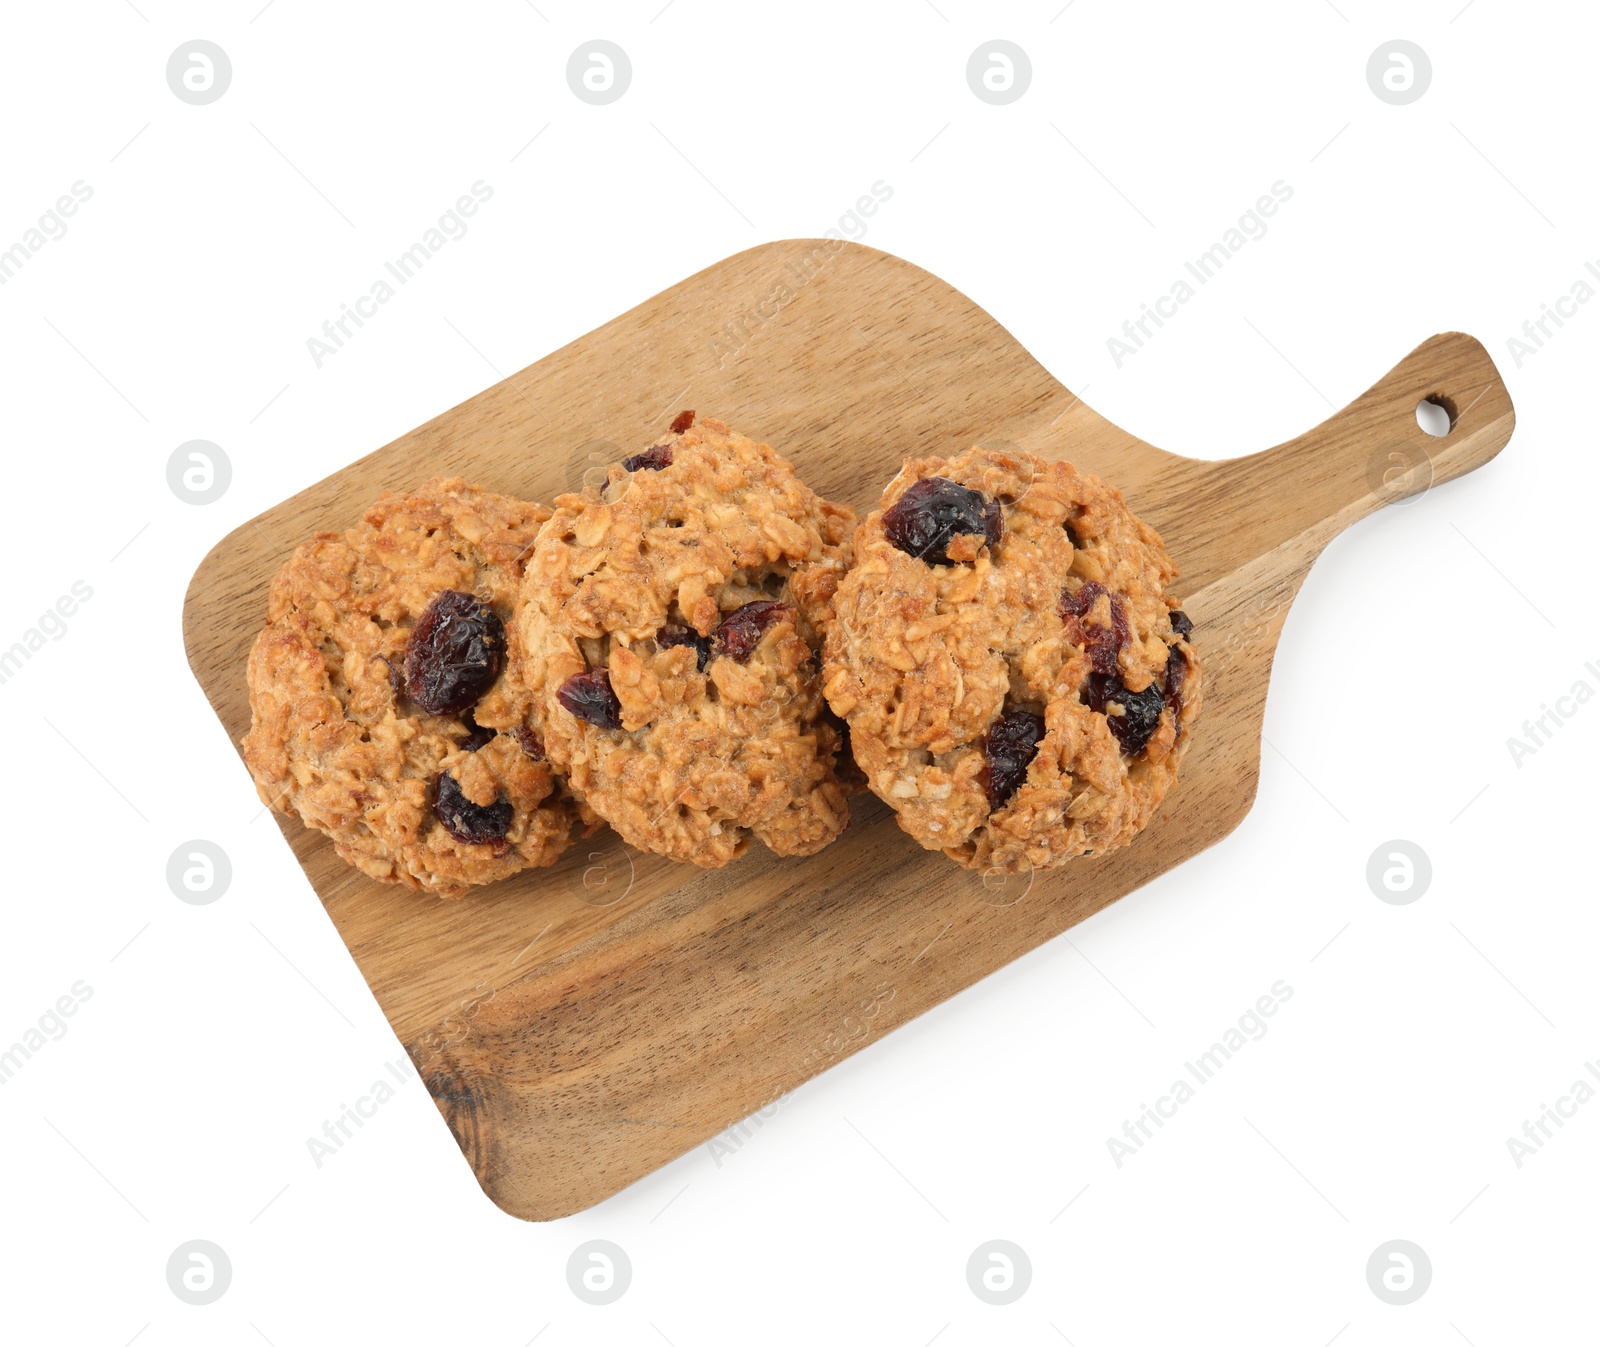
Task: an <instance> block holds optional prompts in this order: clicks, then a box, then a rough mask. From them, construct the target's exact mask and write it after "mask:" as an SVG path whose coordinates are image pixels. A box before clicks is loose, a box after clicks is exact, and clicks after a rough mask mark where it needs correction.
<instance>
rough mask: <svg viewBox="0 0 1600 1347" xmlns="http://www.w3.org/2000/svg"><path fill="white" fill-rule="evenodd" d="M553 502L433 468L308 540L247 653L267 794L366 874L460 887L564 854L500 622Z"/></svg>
mask: <svg viewBox="0 0 1600 1347" xmlns="http://www.w3.org/2000/svg"><path fill="white" fill-rule="evenodd" d="M549 515H550V512H549V511H548V510H546V509H544V508H543V507H542V506H539V505H534V504H531V503H528V502H525V501H518V500H511V499H509V498H508V497H505V496H496V495H492V494H490V493H489V492H487V491H480V490H478V489H477V488H476V487H471V486H468V485H467V484H466V483H465V482H463V481H462V480H461V479H460V478H457V477H440V478H435V479H434V480H433V481H430V482H428V483H427V484H426V485H424V486H422V487H421V488H420V489H418V490H417V491H415V492H413V493H411V494H409V495H400V494H391V495H386V496H384V497H383V498H382V499H381V500H379V501H378V503H377V504H376V505H374V506H373V507H372V508H371V509H370V510H368V511H367V512H366V514H365V516H364V517H363V518H362V520H361V522H360V523H359V524H357V525H356V526H355V527H354V528H352V529H350V530H348V531H347V532H345V533H342V534H340V533H319V534H317V535H316V536H315V537H313V538H311V539H310V540H309V541H307V542H305V543H302V544H301V546H300V547H299V548H298V549H297V550H296V551H295V553H294V555H293V556H292V557H291V558H290V559H289V561H288V563H287V564H286V565H285V566H284V568H283V569H282V570H281V571H279V572H278V575H277V577H276V578H275V579H274V580H273V582H272V588H271V591H270V594H269V597H268V603H267V626H266V629H265V630H264V631H262V633H261V634H260V635H259V636H258V637H257V638H256V642H255V645H254V647H253V648H252V649H251V652H250V663H249V669H248V674H247V677H248V681H249V686H250V713H251V715H250V721H251V723H250V732H249V733H248V734H247V735H246V736H245V737H244V740H243V744H244V757H245V762H246V764H248V766H249V768H250V772H251V774H252V775H253V776H254V777H255V780H256V790H257V793H258V794H259V795H260V796H261V799H262V800H263V801H264V802H265V803H267V804H269V805H271V806H272V807H273V808H274V809H277V810H280V811H281V812H283V813H286V814H298V815H299V816H300V818H301V819H302V820H303V821H304V822H305V823H306V824H307V825H309V826H310V827H313V828H316V829H318V830H320V831H321V832H324V833H326V834H327V835H328V836H329V837H330V838H332V839H333V844H334V849H335V850H336V851H337V852H338V853H339V855H341V856H343V857H344V859H345V860H347V861H349V862H350V863H351V864H352V865H354V866H356V867H357V868H358V869H360V870H361V871H363V872H364V873H366V874H368V875H370V876H371V877H372V878H374V879H380V880H386V881H389V882H393V883H401V884H406V885H409V886H410V887H411V888H415V889H426V890H428V891H429V892H431V893H435V894H438V895H439V896H440V897H442V898H460V897H462V896H463V895H464V894H465V893H466V891H467V889H468V887H469V886H470V885H474V884H487V883H489V882H491V881H492V880H496V879H502V878H504V877H506V876H507V875H513V874H515V873H516V872H517V871H519V870H523V869H526V868H528V867H529V866H541V865H549V864H551V863H552V862H553V861H554V860H555V859H556V857H557V856H559V855H560V854H561V852H562V851H564V850H565V849H566V846H567V843H568V840H569V837H570V834H571V830H572V826H573V823H574V821H575V819H576V818H577V811H576V809H575V806H574V804H573V803H572V801H571V800H570V799H569V798H568V797H566V796H565V795H564V794H563V793H562V792H561V791H560V789H559V788H558V785H557V782H556V780H555V777H554V775H553V773H552V771H551V768H550V765H549V763H548V762H546V761H545V759H544V753H543V749H542V747H541V745H540V744H539V741H538V739H537V737H536V736H535V735H534V734H532V733H531V732H530V731H529V730H528V729H527V728H526V727H525V725H524V724H523V720H524V715H525V712H526V709H527V702H528V698H527V695H526V694H525V693H524V692H522V691H521V684H520V682H519V681H518V680H517V679H516V678H515V677H513V676H507V674H506V673H505V667H506V664H507V662H508V659H511V658H513V652H510V651H508V642H507V638H506V620H507V619H508V618H509V617H510V615H511V612H512V609H513V607H514V605H515V601H516V595H517V589H518V585H519V583H520V582H521V579H522V570H523V565H524V562H525V560H526V557H527V553H528V549H529V548H530V547H531V546H532V543H533V538H534V535H535V533H536V532H537V530H538V528H539V525H540V524H541V523H543V521H544V520H545V519H547V518H549Z"/></svg>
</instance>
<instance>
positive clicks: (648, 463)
mask: <svg viewBox="0 0 1600 1347" xmlns="http://www.w3.org/2000/svg"><path fill="white" fill-rule="evenodd" d="M622 466H623V467H624V468H626V469H627V470H628V471H629V472H639V471H641V470H643V471H645V472H660V471H661V469H662V468H670V467H671V466H672V446H671V445H670V444H652V445H651V446H650V447H649V448H648V449H645V450H643V451H641V452H640V453H637V454H629V455H628V457H627V458H625V459H623V460H622Z"/></svg>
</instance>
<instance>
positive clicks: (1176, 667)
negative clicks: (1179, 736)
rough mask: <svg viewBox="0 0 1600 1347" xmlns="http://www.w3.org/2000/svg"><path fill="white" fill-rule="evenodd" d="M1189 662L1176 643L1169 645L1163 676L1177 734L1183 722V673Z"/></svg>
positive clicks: (1173, 725)
mask: <svg viewBox="0 0 1600 1347" xmlns="http://www.w3.org/2000/svg"><path fill="white" fill-rule="evenodd" d="M1188 667H1189V663H1188V661H1187V660H1185V659H1184V657H1183V651H1181V650H1179V649H1178V647H1177V646H1175V645H1169V646H1168V647H1167V669H1166V673H1165V674H1164V675H1163V676H1162V677H1163V681H1164V683H1165V684H1166V689H1167V695H1166V701H1167V705H1168V706H1170V707H1171V708H1172V731H1173V733H1174V734H1176V733H1177V732H1178V730H1179V728H1180V727H1181V726H1182V723H1183V675H1184V671H1185V670H1186V669H1188Z"/></svg>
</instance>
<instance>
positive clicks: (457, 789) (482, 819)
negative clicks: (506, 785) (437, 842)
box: [433, 772, 512, 843]
mask: <svg viewBox="0 0 1600 1347" xmlns="http://www.w3.org/2000/svg"><path fill="white" fill-rule="evenodd" d="M511 812H512V811H511V801H510V800H508V799H506V798H505V796H503V795H501V796H499V797H497V798H496V800H495V802H494V803H493V804H473V803H472V801H471V800H469V799H467V797H466V796H465V795H463V794H462V793H461V786H460V784H459V783H458V782H457V781H456V779H455V777H453V776H451V775H450V774H449V773H448V772H441V773H440V774H439V781H438V785H437V788H436V789H435V791H434V796H433V813H434V817H435V818H437V819H438V820H439V822H440V823H442V824H443V825H444V830H445V831H446V832H447V833H449V834H450V836H452V837H453V838H455V839H456V841H458V842H467V843H474V842H503V841H504V840H505V836H506V833H507V832H508V831H509V830H510V828H511Z"/></svg>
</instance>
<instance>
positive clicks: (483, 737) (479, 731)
mask: <svg viewBox="0 0 1600 1347" xmlns="http://www.w3.org/2000/svg"><path fill="white" fill-rule="evenodd" d="M461 723H462V724H463V725H465V726H466V727H467V737H466V738H465V739H463V740H462V741H461V745H460V746H461V747H462V748H463V749H465V750H466V751H467V752H468V753H476V752H477V751H478V750H479V749H480V748H482V747H483V746H484V745H485V744H487V743H488V742H489V740H491V739H493V738H494V733H495V732H494V731H493V730H486V729H484V728H483V726H482V725H480V724H478V722H477V721H476V720H474V719H473V718H472V712H471V711H466V712H463V713H462V716H461Z"/></svg>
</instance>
